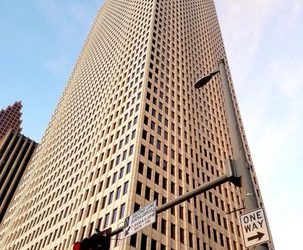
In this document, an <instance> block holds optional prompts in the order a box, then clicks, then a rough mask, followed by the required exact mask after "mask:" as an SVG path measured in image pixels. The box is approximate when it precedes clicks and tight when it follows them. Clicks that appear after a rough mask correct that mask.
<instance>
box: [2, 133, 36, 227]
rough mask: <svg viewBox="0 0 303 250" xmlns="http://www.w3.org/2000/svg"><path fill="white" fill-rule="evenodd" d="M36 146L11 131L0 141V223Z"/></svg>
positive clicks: (34, 143)
mask: <svg viewBox="0 0 303 250" xmlns="http://www.w3.org/2000/svg"><path fill="white" fill-rule="evenodd" d="M36 146H37V143H36V142H34V141H32V140H30V139H29V138H27V137H25V136H24V135H22V134H19V133H15V132H13V131H12V129H11V130H10V131H9V132H8V133H6V135H5V136H4V137H3V138H2V140H0V223H1V221H2V219H3V217H4V215H5V212H6V210H7V207H8V206H9V204H10V201H11V199H12V197H13V195H14V192H15V190H16V188H17V186H18V184H19V181H20V179H21V177H22V175H23V173H24V171H25V169H26V166H27V165H28V163H29V161H30V159H31V157H32V155H33V153H34V150H35V148H36Z"/></svg>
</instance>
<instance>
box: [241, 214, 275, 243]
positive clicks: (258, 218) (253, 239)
mask: <svg viewBox="0 0 303 250" xmlns="http://www.w3.org/2000/svg"><path fill="white" fill-rule="evenodd" d="M240 221H241V228H242V233H243V238H244V243H245V247H252V246H255V245H258V244H262V243H265V242H267V241H269V233H268V229H267V223H266V219H265V216H264V212H263V209H262V208H260V209H257V210H254V211H252V212H249V213H247V214H243V215H241V217H240Z"/></svg>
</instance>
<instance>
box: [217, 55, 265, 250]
mask: <svg viewBox="0 0 303 250" xmlns="http://www.w3.org/2000/svg"><path fill="white" fill-rule="evenodd" d="M219 71H220V76H221V80H222V81H221V82H222V89H223V92H224V101H225V112H226V114H227V122H228V128H229V134H230V140H231V147H232V151H233V158H234V165H235V169H236V171H237V175H238V176H241V184H242V195H243V200H244V206H245V212H249V211H251V210H254V209H257V208H259V203H258V200H257V195H256V191H255V188H254V184H253V179H252V175H251V166H250V164H249V163H248V160H247V157H246V153H245V148H244V144H243V140H242V137H241V133H240V128H239V123H238V119H237V115H236V110H235V107H234V103H233V98H232V94H231V90H230V88H229V84H228V77H227V73H226V67H225V62H224V59H221V60H220V61H219ZM255 249H256V250H265V249H268V245H267V244H266V246H265V245H260V246H257V247H256V248H255Z"/></svg>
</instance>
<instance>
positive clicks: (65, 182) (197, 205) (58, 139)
mask: <svg viewBox="0 0 303 250" xmlns="http://www.w3.org/2000/svg"><path fill="white" fill-rule="evenodd" d="M221 58H224V59H226V57H225V52H224V46H223V42H222V38H221V33H220V29H219V24H218V20H217V16H216V11H215V6H214V2H213V0H191V1H188V0H176V1H171V0H107V1H105V4H104V5H103V7H102V8H101V9H100V11H99V13H98V15H97V17H96V20H95V23H94V25H93V27H92V29H91V32H90V33H89V36H88V38H87V41H86V42H85V45H84V48H83V50H82V52H81V54H80V57H79V59H78V61H77V63H76V66H75V68H74V70H73V72H72V75H71V77H70V79H69V81H68V84H67V87H66V88H65V90H64V93H63V95H62V97H61V99H60V101H59V103H58V106H57V108H56V110H55V113H54V115H53V117H52V119H51V121H50V123H49V126H48V128H47V130H46V132H45V135H44V137H43V139H42V143H41V145H40V146H39V148H38V150H37V152H36V154H35V156H34V158H33V161H32V163H31V165H30V166H29V167H28V168H27V170H26V172H25V174H24V177H23V179H22V182H21V184H20V185H19V188H18V190H17V193H16V194H15V196H14V199H13V203H12V205H11V206H10V208H9V210H8V213H7V215H6V216H5V218H4V220H3V223H2V224H1V227H0V237H1V238H0V239H1V240H0V245H1V246H2V248H3V249H6V250H12V249H18V250H19V249H33V250H37V249H56V250H59V249H60V250H61V249H71V246H72V244H73V243H74V242H75V241H78V240H81V239H83V238H84V237H86V236H89V235H91V234H92V232H93V231H94V228H99V229H103V228H107V227H112V228H113V229H115V228H118V227H119V226H121V225H123V221H124V218H125V217H126V216H128V215H130V214H132V213H133V212H134V211H135V210H137V209H139V208H140V207H142V206H145V205H147V204H150V203H151V202H152V201H154V200H157V204H158V206H160V205H162V204H164V203H166V202H167V201H169V200H171V199H173V198H175V197H177V196H179V195H181V194H183V193H185V192H187V191H189V190H192V189H193V188H195V187H197V186H199V185H201V184H203V183H206V182H208V181H210V180H212V179H214V178H217V177H218V176H221V175H223V174H224V166H223V162H224V160H225V159H226V158H228V157H229V156H232V150H231V147H230V139H229V129H228V126H227V122H226V114H225V111H224V100H223V97H222V89H221V84H220V82H219V81H220V79H219V78H215V79H214V81H213V82H212V83H211V84H209V85H208V86H206V87H205V88H203V89H200V90H196V89H195V88H194V84H195V82H196V80H197V79H198V78H199V77H201V76H202V75H205V74H207V73H209V72H211V71H212V70H213V69H215V68H217V64H218V60H219V59H221ZM229 80H230V88H231V91H232V93H234V92H233V89H232V83H231V79H229ZM234 105H235V107H234V108H235V109H236V110H237V111H238V108H237V104H236V101H235V103H234ZM238 119H239V123H240V124H241V120H240V115H239V116H238ZM241 128H242V125H241ZM241 132H242V135H243V138H242V139H243V141H244V144H245V145H246V153H247V156H248V158H249V159H250V154H249V150H248V147H247V143H246V139H245V135H244V131H243V130H242V131H241ZM252 174H253V176H254V175H255V174H254V173H252ZM254 184H255V188H256V190H257V193H258V194H259V188H258V184H257V182H256V178H254ZM241 197H242V196H241V192H240V189H239V188H238V187H235V186H234V185H233V184H230V183H227V184H224V185H222V186H220V187H218V188H215V189H213V190H212V191H210V192H208V193H205V194H203V195H199V196H197V197H195V198H194V199H192V200H190V201H188V202H185V203H183V204H181V205H179V206H176V207H175V208H173V209H171V210H169V211H166V212H163V213H161V214H160V215H159V216H158V218H157V222H156V223H155V224H153V225H152V226H150V227H147V228H145V229H144V230H143V231H141V232H139V233H137V234H135V235H133V236H132V237H130V238H127V239H124V240H121V237H117V238H115V240H113V241H112V244H111V245H112V249H161V250H162V249H207V250H209V249H243V240H242V238H241V232H240V226H239V213H240V212H239V211H238V212H237V210H239V209H241V208H242V207H243V202H242V198H241ZM258 199H259V201H260V202H262V201H261V197H260V196H259V197H258Z"/></svg>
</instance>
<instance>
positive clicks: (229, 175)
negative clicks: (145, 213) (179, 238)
mask: <svg viewBox="0 0 303 250" xmlns="http://www.w3.org/2000/svg"><path fill="white" fill-rule="evenodd" d="M227 181H232V182H233V181H236V180H235V172H234V168H233V166H232V165H231V164H229V163H227V164H226V174H224V175H223V176H220V177H218V178H217V179H215V180H213V181H210V182H208V183H205V184H203V185H201V186H199V187H197V188H195V189H194V190H192V191H189V192H187V193H185V194H183V195H181V196H179V197H177V198H176V199H174V200H172V201H170V202H168V203H166V204H164V205H162V206H161V207H158V208H157V210H156V214H160V213H162V212H164V211H166V210H168V209H170V208H172V207H175V206H176V205H179V204H180V203H182V202H184V201H187V200H189V199H191V198H193V197H195V196H197V195H199V194H202V193H204V192H206V191H208V190H210V189H212V188H215V187H217V186H219V185H221V184H223V183H225V182H227ZM122 231H123V227H120V228H117V229H116V230H113V231H112V233H111V236H113V235H116V234H119V233H121V232H122Z"/></svg>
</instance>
